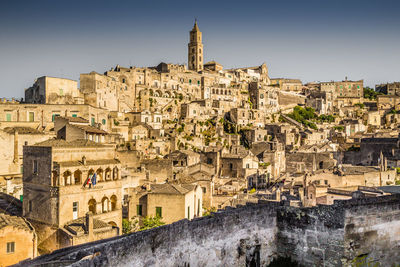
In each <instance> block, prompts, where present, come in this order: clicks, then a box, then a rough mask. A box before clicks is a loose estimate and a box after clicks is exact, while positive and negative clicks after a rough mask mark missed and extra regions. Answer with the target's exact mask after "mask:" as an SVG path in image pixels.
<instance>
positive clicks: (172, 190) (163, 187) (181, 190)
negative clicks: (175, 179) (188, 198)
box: [150, 184, 191, 195]
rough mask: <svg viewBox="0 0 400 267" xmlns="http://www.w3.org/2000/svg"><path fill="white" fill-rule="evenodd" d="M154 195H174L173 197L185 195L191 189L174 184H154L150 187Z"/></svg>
mask: <svg viewBox="0 0 400 267" xmlns="http://www.w3.org/2000/svg"><path fill="white" fill-rule="evenodd" d="M150 189H151V192H150V193H153V194H172V195H185V194H186V193H188V192H189V191H191V190H190V189H188V188H186V187H183V186H181V185H174V184H152V185H150Z"/></svg>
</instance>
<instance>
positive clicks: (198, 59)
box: [188, 21, 204, 71]
mask: <svg viewBox="0 0 400 267" xmlns="http://www.w3.org/2000/svg"><path fill="white" fill-rule="evenodd" d="M203 52H204V50H203V43H202V33H201V31H200V29H199V27H198V26H197V21H195V22H194V26H193V29H192V30H191V31H190V42H189V44H188V67H189V70H194V71H201V70H203V60H204V56H203Z"/></svg>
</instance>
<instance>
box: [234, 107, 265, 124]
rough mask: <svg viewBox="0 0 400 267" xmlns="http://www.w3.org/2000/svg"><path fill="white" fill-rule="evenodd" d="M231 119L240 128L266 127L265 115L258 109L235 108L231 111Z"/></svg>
mask: <svg viewBox="0 0 400 267" xmlns="http://www.w3.org/2000/svg"><path fill="white" fill-rule="evenodd" d="M229 117H230V119H231V121H232V122H233V123H235V124H237V125H239V126H248V125H252V126H257V127H264V125H265V120H264V119H265V118H264V114H263V112H261V111H260V110H257V109H246V108H233V109H231V110H230V111H229Z"/></svg>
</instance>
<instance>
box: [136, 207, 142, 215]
mask: <svg viewBox="0 0 400 267" xmlns="http://www.w3.org/2000/svg"><path fill="white" fill-rule="evenodd" d="M136 214H137V215H138V216H143V213H142V205H136Z"/></svg>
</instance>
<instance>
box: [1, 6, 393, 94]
mask: <svg viewBox="0 0 400 267" xmlns="http://www.w3.org/2000/svg"><path fill="white" fill-rule="evenodd" d="M399 14H400V1H388V0H376V1H367V0H364V1H358V0H353V1H352V0H347V1H343V0H334V1H333V0H332V1H328V0H313V1H307V0H303V1H298V0H296V1H285V0H281V1H265V0H264V1H257V0H253V1H234V0H230V1H215V0H214V1H206V0H204V1H196V2H192V1H152V0H146V1H110V0H108V1H75V0H69V1H61V0H57V1H54V0H51V1H50V0H49V1H41V0H36V1H5V0H3V1H1V2H0V96H1V97H13V96H15V97H18V98H19V97H22V96H23V91H24V89H25V88H27V87H29V86H30V85H31V84H32V83H33V82H34V79H35V78H37V77H40V76H43V75H48V76H56V77H65V78H70V79H74V80H79V74H80V73H87V72H90V71H97V72H100V73H102V72H104V71H105V70H107V69H109V68H111V67H113V66H115V65H116V64H120V65H121V66H130V65H132V66H154V65H157V64H158V63H159V62H161V61H164V62H171V63H186V60H187V43H188V37H189V35H188V32H189V31H190V29H191V28H192V26H193V21H194V18H195V17H196V18H197V19H198V23H199V27H200V30H201V31H202V32H203V43H204V52H205V55H204V59H205V61H209V60H216V61H218V62H220V63H221V64H222V65H223V66H224V67H226V68H231V67H240V66H253V65H259V64H261V63H262V62H266V63H267V65H268V67H269V71H270V76H271V77H292V78H300V79H301V80H303V81H304V82H308V81H324V80H341V79H344V77H345V76H348V78H349V79H364V80H365V84H366V85H369V86H374V85H375V84H376V83H380V82H387V81H389V82H390V81H394V80H400V16H399Z"/></svg>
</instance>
